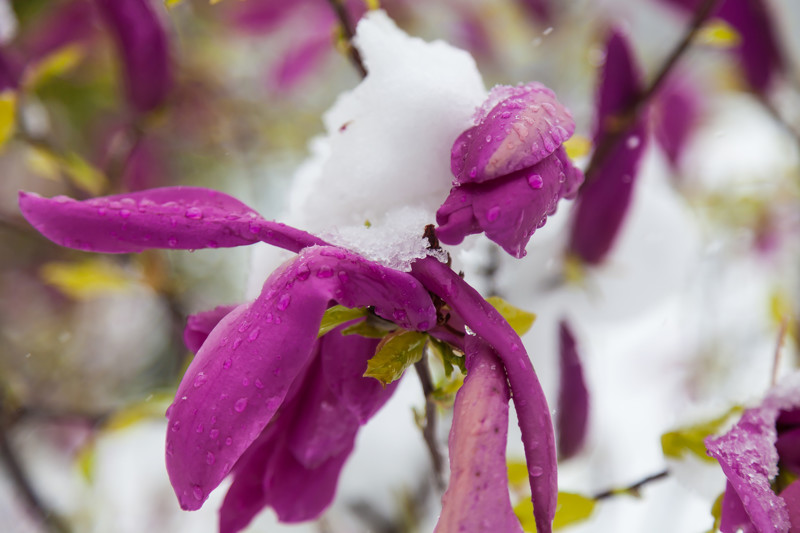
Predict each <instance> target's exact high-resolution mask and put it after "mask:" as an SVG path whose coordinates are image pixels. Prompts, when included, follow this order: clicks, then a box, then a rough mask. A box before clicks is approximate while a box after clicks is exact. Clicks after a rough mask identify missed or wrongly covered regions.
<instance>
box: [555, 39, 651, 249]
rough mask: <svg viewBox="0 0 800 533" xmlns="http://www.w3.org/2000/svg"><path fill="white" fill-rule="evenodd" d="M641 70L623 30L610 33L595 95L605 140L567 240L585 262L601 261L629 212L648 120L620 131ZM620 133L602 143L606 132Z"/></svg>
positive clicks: (599, 138) (598, 140) (598, 133)
mask: <svg viewBox="0 0 800 533" xmlns="http://www.w3.org/2000/svg"><path fill="white" fill-rule="evenodd" d="M641 89H642V83H641V76H640V74H639V72H638V69H637V68H636V64H635V61H634V57H633V54H632V53H631V50H630V47H629V45H628V41H627V39H626V38H625V36H624V35H623V34H621V33H619V32H617V31H614V32H612V33H611V36H610V37H609V39H608V42H607V43H606V61H605V64H604V66H603V72H602V75H601V80H600V88H599V91H598V98H597V117H596V124H595V132H594V144H595V146H606V147H607V148H608V151H607V152H606V153H604V154H602V159H600V160H599V163H598V164H597V166H596V168H594V169H593V173H592V175H591V179H590V181H588V182H587V183H586V184H585V185H584V186H583V187H582V188H581V191H580V195H579V196H578V200H577V202H576V205H575V215H574V217H575V218H574V220H573V224H572V230H571V234H570V240H569V252H570V253H571V254H572V255H573V256H575V257H577V258H579V259H580V260H581V261H583V262H584V263H588V264H590V265H597V264H599V263H602V262H603V260H604V259H605V258H606V256H607V255H608V253H609V252H610V251H611V248H612V246H613V245H614V242H615V241H616V239H617V236H618V235H619V230H620V229H621V228H622V223H623V221H624V220H625V217H626V215H627V214H628V208H629V206H630V203H631V198H632V195H633V185H634V182H635V179H636V176H637V174H638V172H639V165H640V163H641V160H642V155H643V154H644V149H645V147H646V146H647V120H646V116H645V113H640V114H639V116H638V117H637V119H636V121H635V122H634V123H633V124H632V125H631V126H630V127H629V128H628V129H627V130H626V131H624V132H620V131H619V130H620V121H621V120H622V119H623V115H624V113H626V112H628V111H630V106H631V105H632V104H633V102H635V101H636V99H637V98H638V97H639V94H640V91H641ZM617 135H619V137H618V138H617V142H615V143H613V144H612V145H605V143H606V138H607V137H614V136H617Z"/></svg>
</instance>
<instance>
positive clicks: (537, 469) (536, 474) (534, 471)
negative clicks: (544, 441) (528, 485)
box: [529, 466, 544, 477]
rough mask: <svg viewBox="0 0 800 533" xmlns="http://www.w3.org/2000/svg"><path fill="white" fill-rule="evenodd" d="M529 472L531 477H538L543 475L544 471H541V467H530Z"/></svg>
mask: <svg viewBox="0 0 800 533" xmlns="http://www.w3.org/2000/svg"><path fill="white" fill-rule="evenodd" d="M529 472H530V474H531V477H539V476H541V475H542V474H544V470H543V469H542V467H541V466H532V467H531V469H530V471H529Z"/></svg>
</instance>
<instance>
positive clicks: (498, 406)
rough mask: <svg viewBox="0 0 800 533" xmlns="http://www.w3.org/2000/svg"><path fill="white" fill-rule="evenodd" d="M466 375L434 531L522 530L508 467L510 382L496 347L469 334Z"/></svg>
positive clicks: (454, 423)
mask: <svg viewBox="0 0 800 533" xmlns="http://www.w3.org/2000/svg"><path fill="white" fill-rule="evenodd" d="M466 348H467V352H466V358H467V360H466V364H467V377H466V378H465V379H464V385H463V386H462V387H461V388H460V389H459V391H458V394H457V395H456V401H455V406H454V410H453V425H452V427H451V429H450V445H449V448H450V483H449V485H448V487H447V492H446V493H445V494H444V497H443V498H442V514H441V516H440V517H439V522H438V523H437V524H436V529H435V530H434V531H435V532H440V533H448V532H450V531H460V532H463V533H471V532H473V533H479V532H485V531H503V532H507V533H511V532H514V531H518V532H520V533H521V532H522V526H521V525H520V522H519V520H518V519H517V517H516V515H515V514H514V511H513V510H512V508H511V501H510V500H509V493H508V473H507V472H508V469H507V466H506V439H507V436H508V400H509V393H508V385H507V384H506V374H505V372H504V370H503V366H502V365H501V364H500V361H499V360H498V359H497V358H496V357H495V355H494V354H493V353H492V349H491V348H490V347H489V346H488V345H487V344H486V343H485V342H483V341H482V340H480V339H478V338H477V337H475V336H471V335H470V336H467V339H466Z"/></svg>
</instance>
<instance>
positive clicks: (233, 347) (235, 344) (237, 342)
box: [229, 338, 242, 361]
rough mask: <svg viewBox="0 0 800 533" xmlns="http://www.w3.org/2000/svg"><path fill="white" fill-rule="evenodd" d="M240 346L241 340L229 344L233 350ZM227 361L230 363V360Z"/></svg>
mask: <svg viewBox="0 0 800 533" xmlns="http://www.w3.org/2000/svg"><path fill="white" fill-rule="evenodd" d="M241 345H242V339H241V338H239V339H236V340H234V341H233V344H231V349H232V350H235V349H236V348H238V347H239V346H241ZM229 361H230V359H229Z"/></svg>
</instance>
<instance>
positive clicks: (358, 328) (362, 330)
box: [342, 320, 391, 339]
mask: <svg viewBox="0 0 800 533" xmlns="http://www.w3.org/2000/svg"><path fill="white" fill-rule="evenodd" d="M389 333H391V332H389V331H387V330H385V329H381V328H379V327H376V326H373V325H372V324H371V323H370V322H369V320H362V321H361V322H358V323H356V324H353V325H352V326H348V327H346V328H345V329H343V330H342V335H361V336H362V337H367V338H369V339H382V338H384V337H385V336H386V335H388V334H389Z"/></svg>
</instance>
